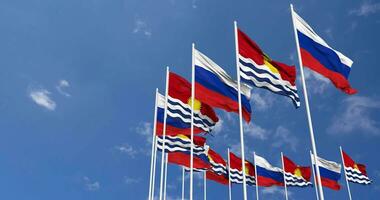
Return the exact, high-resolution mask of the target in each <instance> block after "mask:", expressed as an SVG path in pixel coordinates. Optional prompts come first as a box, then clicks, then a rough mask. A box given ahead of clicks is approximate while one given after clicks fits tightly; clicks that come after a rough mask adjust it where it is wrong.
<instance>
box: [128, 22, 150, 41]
mask: <svg viewBox="0 0 380 200" xmlns="http://www.w3.org/2000/svg"><path fill="white" fill-rule="evenodd" d="M132 32H133V33H135V34H138V33H139V34H143V35H144V36H146V37H148V38H149V37H151V36H152V31H151V30H150V29H149V27H148V25H147V23H146V22H145V21H143V20H142V19H136V20H135V26H134V28H133V31H132Z"/></svg>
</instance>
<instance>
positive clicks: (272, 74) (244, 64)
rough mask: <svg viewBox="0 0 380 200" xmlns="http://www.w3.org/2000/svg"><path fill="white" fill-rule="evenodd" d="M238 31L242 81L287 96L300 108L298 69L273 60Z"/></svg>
mask: <svg viewBox="0 0 380 200" xmlns="http://www.w3.org/2000/svg"><path fill="white" fill-rule="evenodd" d="M237 31H238V44H239V67H240V76H241V78H242V81H244V82H246V83H248V84H250V85H253V86H255V87H259V88H265V89H268V90H269V91H272V92H274V93H276V94H280V95H284V96H287V97H289V98H290V99H291V100H292V102H293V104H294V105H295V106H296V108H298V107H299V106H300V98H299V96H298V94H297V87H296V84H295V81H296V68H295V67H294V66H288V65H286V64H284V63H280V62H277V61H274V60H271V59H270V58H269V57H268V56H267V55H266V54H265V53H264V52H263V51H262V50H261V49H260V47H259V46H258V45H257V44H256V43H255V42H254V41H253V40H251V39H250V38H249V37H248V35H246V34H245V33H244V32H243V31H241V30H240V29H238V30H237Z"/></svg>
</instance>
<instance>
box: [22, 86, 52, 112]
mask: <svg viewBox="0 0 380 200" xmlns="http://www.w3.org/2000/svg"><path fill="white" fill-rule="evenodd" d="M49 95H50V92H49V91H48V90H45V89H31V90H30V92H29V97H30V98H31V99H32V100H33V101H34V102H35V103H36V104H37V105H39V106H42V107H44V108H46V109H48V110H51V111H53V110H55V108H56V107H57V105H56V103H55V102H54V101H53V100H52V99H51V98H50V96H49Z"/></svg>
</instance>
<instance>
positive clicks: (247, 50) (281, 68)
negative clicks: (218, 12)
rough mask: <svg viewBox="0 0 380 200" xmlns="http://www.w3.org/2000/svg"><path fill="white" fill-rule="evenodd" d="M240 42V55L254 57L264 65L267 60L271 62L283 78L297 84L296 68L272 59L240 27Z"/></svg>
mask: <svg viewBox="0 0 380 200" xmlns="http://www.w3.org/2000/svg"><path fill="white" fill-rule="evenodd" d="M238 44H239V55H241V56H243V57H245V58H250V59H252V60H253V61H254V62H255V63H257V64H258V65H264V64H265V61H266V62H268V63H270V64H271V65H272V66H273V67H275V68H276V69H277V71H278V72H279V73H280V76H281V78H282V79H283V80H287V81H289V82H290V84H292V85H295V81H296V68H295V66H289V65H286V64H284V63H281V62H277V61H274V60H271V59H270V58H269V57H268V56H267V55H266V54H265V53H264V52H263V51H262V50H261V49H260V47H259V46H258V45H257V44H256V43H255V42H254V41H253V40H251V38H249V37H248V35H247V34H245V33H244V32H243V31H241V30H240V29H238Z"/></svg>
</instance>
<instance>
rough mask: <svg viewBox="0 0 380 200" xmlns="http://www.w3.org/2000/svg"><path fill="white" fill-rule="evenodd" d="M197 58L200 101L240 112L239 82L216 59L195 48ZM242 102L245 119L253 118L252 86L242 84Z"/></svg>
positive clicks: (195, 57) (196, 86) (196, 85)
mask: <svg viewBox="0 0 380 200" xmlns="http://www.w3.org/2000/svg"><path fill="white" fill-rule="evenodd" d="M194 59H195V61H194V62H195V96H196V98H197V99H199V100H200V101H202V102H204V103H206V104H208V105H210V106H212V107H217V108H221V109H223V110H226V111H227V112H236V113H239V102H238V84H237V82H236V81H235V80H233V79H232V78H231V76H230V75H228V74H227V73H226V72H225V71H224V70H223V69H222V68H221V67H219V66H218V65H217V64H216V63H215V62H214V61H212V60H211V59H210V58H208V57H207V56H205V55H204V54H202V53H201V52H200V51H198V50H196V49H195V50H194ZM240 88H241V97H242V98H241V103H242V113H243V117H244V119H245V120H246V121H247V122H249V121H250V119H251V105H250V104H249V99H250V97H251V88H250V87H249V86H247V85H245V84H241V87H240Z"/></svg>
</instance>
